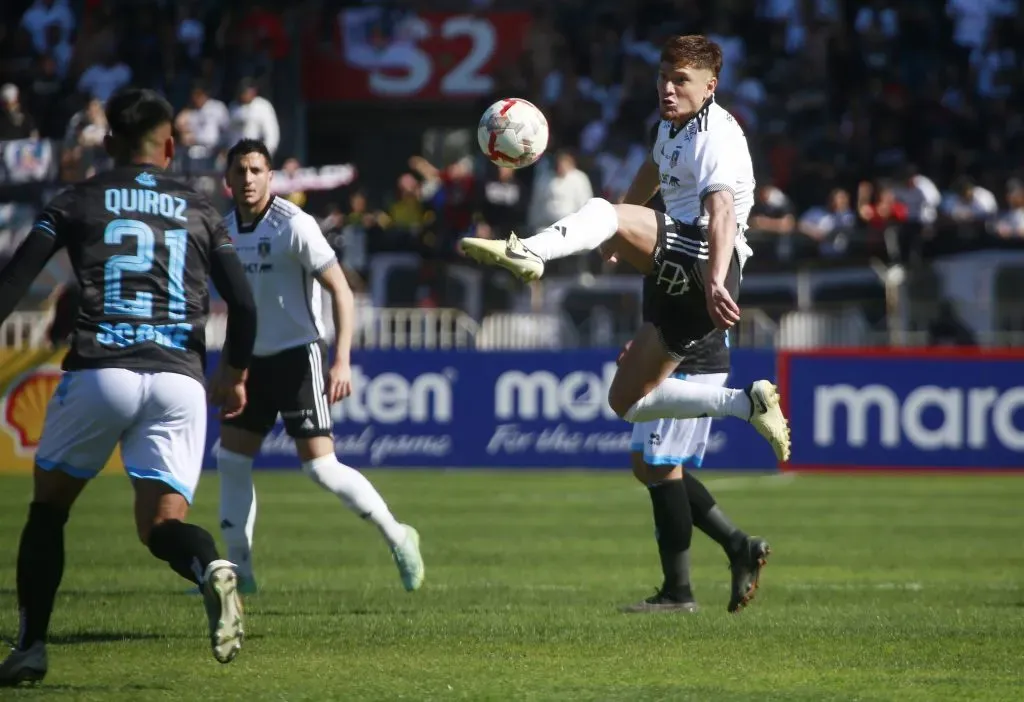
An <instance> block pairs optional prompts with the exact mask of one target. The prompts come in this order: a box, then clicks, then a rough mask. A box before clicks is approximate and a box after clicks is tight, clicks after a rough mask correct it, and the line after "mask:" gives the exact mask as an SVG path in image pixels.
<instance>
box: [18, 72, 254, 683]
mask: <svg viewBox="0 0 1024 702" xmlns="http://www.w3.org/2000/svg"><path fill="white" fill-rule="evenodd" d="M107 119H108V121H109V123H110V135H109V136H108V137H107V138H106V143H105V146H106V148H107V150H108V152H109V153H110V154H111V156H112V157H113V158H114V162H115V168H114V170H112V171H110V172H106V173H102V174H100V175H97V176H95V177H93V178H90V179H89V180H86V181H84V182H82V183H79V184H76V185H75V186H73V187H71V188H69V189H68V190H66V191H64V192H63V193H62V194H60V195H58V196H57V197H56V198H55V199H54V200H53V201H52V202H51V203H50V204H49V205H47V207H46V208H45V209H44V211H43V213H42V215H41V216H40V218H39V220H38V221H37V222H36V224H35V226H34V227H33V229H32V231H31V233H30V234H29V236H28V238H27V239H26V240H25V242H24V243H23V244H22V245H21V246H20V247H19V248H18V251H17V253H15V255H14V258H13V259H12V260H11V262H10V263H9V264H8V265H7V266H6V267H5V268H4V269H3V271H0V321H2V320H4V319H6V317H7V316H8V315H9V314H10V313H11V311H12V310H13V309H14V307H15V306H16V305H17V303H18V301H19V300H20V299H21V298H22V296H23V295H24V294H25V292H26V290H27V289H28V287H29V285H30V284H31V283H32V281H33V280H34V279H35V277H36V275H37V274H38V273H39V272H40V271H41V270H42V268H43V266H44V265H45V264H46V262H47V261H48V260H49V258H50V257H51V256H52V255H53V253H54V252H56V251H57V250H58V249H60V248H66V249H67V251H68V255H69V257H70V259H71V265H72V268H73V269H74V272H75V277H76V278H77V280H78V286H79V288H80V294H81V300H80V308H79V311H78V315H77V320H76V322H75V326H74V331H73V333H72V337H71V350H70V351H69V352H68V354H67V356H66V357H65V359H64V371H65V373H64V375H63V377H62V378H61V381H60V384H59V385H58V387H57V390H56V391H55V392H54V396H53V399H52V400H51V401H50V404H49V406H48V407H47V410H46V421H45V424H44V427H43V434H42V438H41V439H40V442H39V449H38V451H37V453H36V461H35V463H36V465H35V472H34V479H35V489H34V495H33V498H32V504H31V505H30V507H29V515H28V522H27V523H26V525H25V529H24V531H23V532H22V535H21V545H20V549H19V552H18V567H17V583H18V607H19V609H20V614H21V629H20V632H19V635H18V641H17V647H16V648H15V650H14V651H13V652H12V653H11V654H10V656H9V657H8V658H7V659H6V660H5V661H4V662H3V663H2V664H0V685H15V684H17V683H19V682H23V681H34V680H41V679H42V678H43V677H44V676H45V675H46V670H47V658H46V648H45V642H46V636H47V629H48V626H49V622H50V615H51V613H52V611H53V604H54V598H55V596H56V593H57V588H58V586H59V585H60V580H61V576H62V575H63V570H64V524H65V523H66V522H67V519H68V514H69V512H70V510H71V507H72V505H73V504H74V502H75V500H76V498H77V497H78V495H79V494H81V492H82V490H83V489H84V488H85V486H86V485H87V484H88V482H89V480H90V479H91V478H92V477H94V476H95V475H96V474H97V473H99V471H100V470H102V469H103V467H104V466H105V465H106V463H107V461H108V460H109V458H110V456H111V454H112V453H113V451H114V448H115V447H116V446H117V445H118V444H120V446H121V454H122V456H123V458H124V464H125V470H126V472H127V473H128V475H129V476H130V477H131V478H132V483H133V486H134V488H135V520H136V528H137V529H138V535H139V539H140V540H141V541H142V543H143V544H145V545H146V546H148V547H149V550H150V552H151V553H152V554H153V555H154V556H156V557H157V558H159V559H160V560H163V561H166V562H167V563H168V564H169V565H170V566H171V568H172V569H173V570H174V571H175V572H176V573H178V574H179V575H181V576H182V577H184V578H187V579H189V580H191V581H192V582H195V583H197V584H200V585H201V586H202V587H203V589H204V595H205V597H204V602H205V605H206V610H207V615H208V618H209V626H210V639H211V644H212V647H213V654H214V656H215V657H216V658H217V660H218V661H220V662H222V663H227V662H228V661H230V660H232V659H233V658H234V657H235V655H236V654H237V653H238V650H239V649H240V647H241V641H242V636H243V630H242V609H241V602H240V600H239V598H238V594H237V592H236V590H237V576H236V575H235V571H234V567H233V565H232V564H231V563H229V562H227V561H225V560H222V559H221V558H220V556H219V555H218V553H217V548H216V545H215V543H214V540H213V537H212V536H211V535H210V534H209V532H207V531H205V530H204V529H202V528H201V527H199V526H196V525H194V524H189V523H187V522H185V518H186V516H187V515H188V509H189V504H190V503H191V501H192V497H193V494H194V492H195V488H196V485H197V484H198V481H199V474H200V471H201V468H202V456H203V446H204V443H205V436H206V412H207V410H206V390H205V387H204V366H205V362H206V345H205V325H206V318H207V315H208V312H209V309H208V308H209V305H208V303H209V288H208V283H207V279H208V278H209V277H211V276H212V278H213V281H214V284H215V285H216V286H217V290H218V291H219V292H220V293H221V296H222V297H223V298H224V300H225V301H226V302H227V304H228V309H229V317H228V329H227V335H228V338H229V340H230V355H229V357H228V359H227V365H228V367H227V368H226V369H225V371H224V373H222V374H221V375H220V377H221V378H223V380H222V381H221V384H220V385H218V386H217V387H214V388H213V394H214V396H215V399H216V400H217V401H218V404H222V405H223V408H224V412H225V414H226V415H234V414H237V413H239V412H241V411H242V409H243V408H244V406H245V399H246V398H245V384H244V376H245V372H246V368H247V366H248V363H249V358H250V356H251V354H252V348H253V343H254V340H255V337H256V311H255V305H254V302H253V296H252V291H251V289H250V287H249V284H248V282H247V280H246V278H245V272H244V270H243V269H242V265H241V263H240V261H239V260H238V257H237V255H236V253H235V251H234V248H233V246H232V245H231V241H230V239H229V238H228V234H227V230H226V229H225V228H224V225H223V223H222V222H221V219H220V217H219V216H218V215H217V213H216V212H215V211H214V209H213V207H212V205H211V204H210V203H209V202H208V200H207V199H206V198H205V197H204V196H202V195H200V194H198V193H197V192H195V191H194V190H192V189H191V188H190V187H188V186H187V185H184V184H182V183H179V182H177V181H175V180H173V179H171V178H170V177H168V176H167V175H166V174H165V173H164V169H165V168H166V167H167V166H168V164H169V163H170V161H171V158H172V157H173V155H174V140H173V138H172V136H171V123H172V120H173V112H172V110H171V106H170V105H169V104H168V103H167V102H166V101H165V100H164V99H163V98H161V97H160V96H159V95H157V94H156V93H154V92H152V91H150V90H137V89H130V90H126V91H124V92H121V93H119V94H117V95H115V96H113V97H112V98H111V99H110V101H109V102H108V103H107Z"/></svg>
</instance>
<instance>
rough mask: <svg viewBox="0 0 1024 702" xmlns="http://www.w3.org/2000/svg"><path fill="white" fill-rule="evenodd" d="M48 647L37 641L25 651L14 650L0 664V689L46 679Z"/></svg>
mask: <svg viewBox="0 0 1024 702" xmlns="http://www.w3.org/2000/svg"><path fill="white" fill-rule="evenodd" d="M46 668H47V663H46V645H45V644H43V642H42V641H36V642H35V643H34V644H32V645H31V646H29V647H28V648H27V649H25V650H24V651H19V650H17V649H15V650H12V651H11V654H10V655H9V656H7V658H5V659H4V661H3V663H0V687H14V686H15V685H20V684H21V683H37V682H39V681H40V680H42V679H43V678H45V677H46Z"/></svg>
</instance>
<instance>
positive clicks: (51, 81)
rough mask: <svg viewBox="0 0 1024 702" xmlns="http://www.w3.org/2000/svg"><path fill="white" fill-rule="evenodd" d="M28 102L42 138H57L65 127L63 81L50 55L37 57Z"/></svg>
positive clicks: (65, 111) (66, 116)
mask: <svg viewBox="0 0 1024 702" xmlns="http://www.w3.org/2000/svg"><path fill="white" fill-rule="evenodd" d="M30 91H31V95H30V96H29V102H30V104H31V105H32V111H33V112H34V113H35V114H36V115H37V116H38V117H39V123H38V124H37V127H38V128H39V134H40V136H42V137H43V138H44V139H59V138H61V137H63V136H64V130H65V128H66V127H67V118H68V112H67V110H66V109H65V102H66V99H65V95H64V81H63V80H62V79H61V77H60V76H59V75H57V63H56V61H54V59H53V57H52V56H42V57H40V59H39V69H38V71H37V72H36V76H35V78H34V79H33V80H32V85H31V87H30Z"/></svg>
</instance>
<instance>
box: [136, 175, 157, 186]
mask: <svg viewBox="0 0 1024 702" xmlns="http://www.w3.org/2000/svg"><path fill="white" fill-rule="evenodd" d="M135 182H136V183H138V184H139V185H142V186H144V187H147V188H155V187H156V178H154V177H153V175H152V174H151V173H145V172H143V173H140V174H138V175H137V176H135Z"/></svg>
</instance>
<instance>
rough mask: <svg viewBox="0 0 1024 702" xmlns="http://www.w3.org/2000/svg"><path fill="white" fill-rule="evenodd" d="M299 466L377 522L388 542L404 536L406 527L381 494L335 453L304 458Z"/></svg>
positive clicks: (351, 505) (321, 485) (355, 508)
mask: <svg viewBox="0 0 1024 702" xmlns="http://www.w3.org/2000/svg"><path fill="white" fill-rule="evenodd" d="M302 470H304V471H305V472H306V474H307V475H309V476H310V477H311V478H313V482H315V483H316V484H317V485H319V486H320V487H322V488H324V489H325V490H329V491H330V492H333V493H334V494H335V495H337V496H338V498H339V499H341V501H342V502H343V503H344V504H345V506H346V507H348V508H349V509H350V510H352V511H353V512H355V513H356V514H358V515H359V516H360V517H362V518H363V519H366V520H369V521H371V522H373V523H374V524H376V525H377V528H378V529H380V533H381V534H383V535H384V538H385V539H387V541H388V543H389V544H391V545H392V546H397V545H398V544H400V543H402V541H403V540H404V539H405V527H404V526H402V525H401V524H399V523H398V521H397V520H396V519H395V518H394V516H392V514H391V510H390V509H388V505H387V503H386V502H384V498H383V497H381V496H380V493H378V492H377V489H376V488H374V487H373V484H372V483H371V482H370V481H369V480H367V479H366V476H365V475H363V474H362V473H360V472H359V471H358V470H356V469H355V468H349V467H348V466H346V465H345V464H344V463H342V462H340V461H339V460H338V458H337V457H336V456H335V455H334V454H328V455H326V456H321V457H320V458H314V459H313V460H312V461H306V462H305V463H303V464H302Z"/></svg>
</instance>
